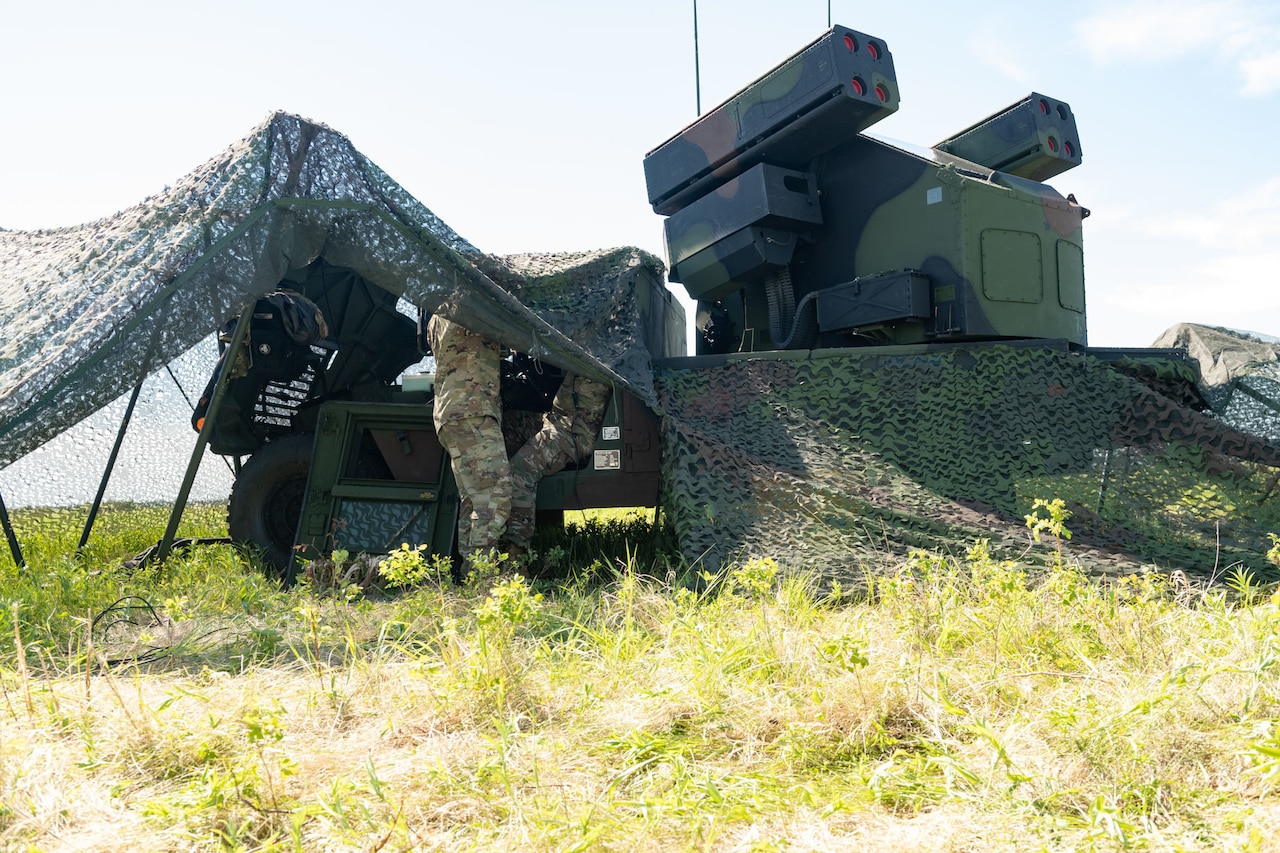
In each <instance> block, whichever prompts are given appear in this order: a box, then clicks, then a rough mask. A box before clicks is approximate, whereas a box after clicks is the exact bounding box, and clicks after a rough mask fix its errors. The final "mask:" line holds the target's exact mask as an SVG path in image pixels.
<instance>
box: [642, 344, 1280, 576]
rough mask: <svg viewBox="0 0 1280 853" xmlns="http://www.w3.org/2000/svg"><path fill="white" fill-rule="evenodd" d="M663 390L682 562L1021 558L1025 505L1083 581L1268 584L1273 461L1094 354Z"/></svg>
mask: <svg viewBox="0 0 1280 853" xmlns="http://www.w3.org/2000/svg"><path fill="white" fill-rule="evenodd" d="M790 355H791V354H787V356H790ZM658 389H659V397H660V400H661V403H662V405H663V407H664V409H665V413H666V422H665V441H666V450H667V453H666V456H665V460H664V465H665V474H666V489H667V493H666V500H667V506H668V511H669V512H670V514H671V516H672V519H673V521H674V524H675V527H676V531H677V534H678V536H679V538H680V542H681V546H682V548H683V550H684V553H685V555H686V556H687V557H688V558H690V559H698V558H705V559H706V560H707V562H709V563H711V564H713V565H714V564H718V563H722V562H724V561H727V560H735V559H741V558H743V557H749V556H767V557H773V558H775V559H777V560H778V561H779V562H781V563H784V564H787V565H789V566H791V567H793V568H803V569H808V570H816V571H818V572H819V573H821V574H822V575H824V576H826V577H828V578H833V579H842V580H847V581H852V582H858V581H859V580H861V579H862V578H863V577H864V576H865V574H866V573H867V572H870V571H875V570H878V569H880V568H882V567H883V566H884V564H885V559H886V558H889V559H894V558H898V557H901V556H903V555H905V554H906V553H907V552H909V551H910V550H912V549H915V548H928V549H930V550H944V551H945V550H951V551H953V552H962V551H963V550H964V549H965V548H967V547H969V546H971V545H972V544H973V543H974V541H976V540H977V539H979V538H987V539H989V540H990V542H991V547H992V549H993V551H995V552H996V553H998V554H999V555H1001V556H1003V557H1018V556H1020V555H1022V554H1024V553H1025V552H1026V551H1027V548H1028V543H1029V536H1028V531H1027V529H1026V527H1025V522H1024V520H1023V516H1025V515H1026V514H1027V513H1029V512H1031V510H1032V506H1033V503H1034V501H1035V499H1036V498H1044V499H1053V498H1062V499H1063V500H1065V501H1066V503H1067V506H1068V507H1069V508H1070V510H1071V511H1072V512H1073V513H1074V515H1073V517H1072V518H1071V519H1070V520H1069V522H1068V524H1067V527H1068V529H1070V530H1071V531H1073V533H1074V538H1073V539H1072V540H1071V541H1070V543H1069V545H1068V548H1069V550H1070V552H1071V553H1073V554H1074V555H1076V556H1078V557H1080V558H1081V560H1082V562H1083V563H1084V564H1085V565H1086V566H1089V567H1091V568H1096V569H1102V570H1108V571H1121V572H1123V571H1133V570H1136V569H1137V568H1139V567H1141V566H1143V565H1150V564H1156V565H1158V566H1161V567H1164V568H1169V569H1173V568H1178V569H1184V570H1187V571H1190V572H1200V573H1204V574H1206V575H1207V574H1210V573H1212V572H1213V571H1214V570H1215V567H1216V569H1217V570H1218V571H1219V572H1221V571H1223V570H1225V569H1226V568H1227V567H1228V566H1230V565H1232V564H1234V563H1237V562H1239V563H1243V564H1244V565H1245V566H1247V567H1249V568H1250V569H1252V570H1254V572H1255V573H1256V574H1259V575H1264V574H1266V573H1268V572H1269V571H1270V569H1271V567H1270V566H1269V564H1268V563H1267V560H1266V559H1265V553H1266V551H1267V549H1268V547H1269V545H1270V540H1269V538H1268V533H1270V532H1273V531H1280V488H1277V479H1278V478H1280V447H1278V446H1277V445H1276V444H1274V443H1271V442H1268V441H1267V440H1265V439H1263V438H1260V437H1258V436H1256V435H1252V434H1249V433H1245V432H1241V431H1238V430H1236V429H1233V428H1232V427H1231V426H1229V425H1228V424H1227V423H1225V422H1224V421H1222V420H1219V419H1217V418H1215V417H1214V416H1213V415H1212V414H1202V413H1200V412H1197V411H1194V410H1193V409H1190V408H1186V407H1184V406H1183V405H1181V404H1179V403H1176V402H1174V401H1172V400H1170V399H1169V398H1168V397H1165V396H1163V395H1161V394H1158V393H1156V392H1154V391H1152V390H1151V389H1150V388H1148V387H1147V386H1146V385H1144V384H1141V383H1140V382H1138V381H1136V380H1135V379H1133V378H1130V376H1128V375H1126V373H1124V372H1122V371H1121V370H1120V369H1118V368H1116V367H1113V366H1111V365H1109V364H1107V363H1104V362H1102V361H1099V360H1097V359H1094V358H1089V357H1085V356H1082V355H1078V354H1070V353H1067V352H1065V351H1055V350H1053V349H1049V348H1044V347H1030V346H1028V347H1011V346H992V347H984V348H973V349H950V350H945V351H935V352H925V353H914V354H911V353H885V352H883V351H882V352H880V353H875V354H869V353H865V352H859V351H857V350H828V351H814V352H812V353H802V354H797V357H795V358H791V357H786V358H778V359H768V358H749V359H748V358H742V359H740V360H736V361H735V360H731V361H729V362H728V363H726V364H724V365H723V366H718V367H714V368H706V369H669V370H663V371H660V372H659V375H658ZM1273 423H1274V421H1273ZM1042 553H1043V549H1042Z"/></svg>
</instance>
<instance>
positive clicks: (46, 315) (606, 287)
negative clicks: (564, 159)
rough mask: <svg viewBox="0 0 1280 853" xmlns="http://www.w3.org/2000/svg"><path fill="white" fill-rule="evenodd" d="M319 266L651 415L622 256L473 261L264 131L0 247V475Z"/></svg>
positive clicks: (331, 150) (314, 145)
mask: <svg viewBox="0 0 1280 853" xmlns="http://www.w3.org/2000/svg"><path fill="white" fill-rule="evenodd" d="M318 257H323V258H324V259H325V260H326V261H327V262H329V263H330V264H332V265H334V266H339V267H345V268H349V269H352V270H354V271H355V272H357V273H358V274H359V275H361V276H362V277H364V278H365V279H366V280H368V281H369V282H371V283H373V284H374V285H377V286H379V287H382V288H384V289H385V290H387V291H390V292H391V293H393V294H395V295H396V296H399V297H402V298H403V299H404V300H405V301H406V302H408V303H411V304H412V305H416V306H420V307H422V308H424V309H426V310H427V311H432V312H437V313H440V314H443V315H445V316H448V317H450V318H452V319H455V320H458V321H459V322H461V323H463V324H464V325H466V326H467V327H469V328H471V329H474V330H476V331H479V332H482V333H484V334H487V335H489V336H490V337H493V338H495V339H498V340H501V341H502V342H503V343H505V344H507V345H509V346H511V347H512V348H514V349H517V350H520V351H521V352H527V353H529V354H531V355H534V356H536V357H539V358H542V359H544V360H546V361H548V362H551V363H553V364H556V365H558V366H561V367H564V368H567V369H572V370H575V371H577V372H579V373H584V374H586V375H589V376H593V377H595V378H597V379H600V380H602V381H606V382H612V383H617V384H622V385H625V386H627V387H630V388H632V389H633V390H634V391H635V392H636V393H637V394H638V395H639V396H640V397H641V398H642V399H644V400H646V401H647V402H650V403H652V402H653V390H652V384H651V383H652V375H651V373H650V370H649V354H648V351H647V348H646V343H645V341H644V340H642V338H641V327H642V323H643V321H642V318H641V316H640V315H641V311H642V310H643V308H642V307H641V306H640V305H638V303H637V300H638V299H640V298H643V297H640V296H638V295H637V293H636V290H637V285H638V282H639V281H640V279H642V278H644V279H647V280H653V281H660V279H661V275H662V265H661V262H659V261H658V260H657V259H655V258H653V257H652V256H649V255H646V254H645V253H643V252H641V251H640V250H638V249H632V248H623V249H617V250H609V251H599V252H584V253H577V254H562V255H540V256H517V257H514V258H501V257H495V256H490V255H486V254H484V253H482V252H480V251H479V250H478V249H476V248H475V247H474V246H472V245H471V244H470V243H469V242H467V241H466V240H465V239H463V238H462V237H461V236H459V235H458V234H457V233H456V232H454V231H453V230H452V229H451V228H449V226H448V225H446V224H445V223H444V222H443V221H442V220H440V218H439V217H437V216H436V215H435V214H433V213H432V212H431V211H430V210H428V209H427V208H426V207H425V206H424V205H423V204H422V203H421V202H419V201H418V200H417V199H415V198H414V197H413V196H411V195H410V194H409V193H408V192H406V191H405V190H404V189H403V188H402V187H400V186H399V185H398V184H397V183H396V182H395V181H393V180H392V179H391V178H390V177H389V176H388V175H387V174H386V173H385V172H383V171H382V170H381V169H379V168H378V167H377V166H376V165H374V164H373V163H372V162H371V161H369V160H368V159H367V158H366V157H364V156H363V155H362V154H360V152H359V151H357V150H356V149H355V148H354V146H352V144H351V142H350V141H349V140H348V139H347V138H346V137H344V136H342V135H341V134H339V133H336V132H335V131H333V130H331V129H329V128H327V127H324V126H323V125H319V124H316V123H314V122H309V121H307V120H305V119H302V118H299V117H297V116H291V115H287V114H284V113H277V114H275V115H273V116H271V117H269V118H268V119H267V121H265V122H264V123H263V124H262V125H261V126H260V127H258V128H256V129H255V130H254V131H253V132H252V133H250V134H249V135H248V136H247V137H245V138H244V139H242V140H241V141H239V142H237V143H236V144H234V145H232V146H231V147H230V148H229V149H228V150H227V151H226V152H224V153H223V154H222V155H220V156H218V157H215V158H214V159H212V160H210V161H209V162H208V163H206V164H205V165H203V166H201V167H200V168H198V169H196V170H195V171H194V172H192V173H191V174H189V175H187V176H186V177H184V178H182V179H181V180H179V181H178V182H177V183H175V184H174V185H173V186H172V187H170V188H166V190H165V191H164V192H162V193H160V194H158V195H156V196H154V197H152V198H149V199H147V200H145V201H143V202H142V203H140V204H138V205H135V206H134V207H131V208H129V209H128V210H125V211H122V212H121V213H118V214H116V215H115V216H111V217H106V218H104V219H101V220H98V221H96V222H91V223H88V224H85V225H80V226H75V227H69V228H59V229H50V230H43V231H6V230H4V229H0V328H3V329H4V331H5V334H4V336H3V339H0V468H2V467H3V466H5V465H7V464H9V463H10V462H13V461H14V460H15V459H17V458H19V457H21V456H23V455H24V454H26V453H28V452H30V451H32V450H34V449H35V448H37V447H39V446H40V445H42V444H44V443H45V442H46V441H48V440H49V439H51V438H52V437H54V436H56V435H58V434H59V433H60V432H62V431H63V430H65V429H66V428H68V427H69V426H71V425H73V424H75V423H77V422H79V421H80V420H81V419H83V418H85V417H86V416H88V415H89V414H91V413H93V412H95V411H97V410H98V409H100V408H102V407H103V406H105V405H106V404H107V403H109V402H110V401H112V400H113V399H115V398H116V397H118V396H120V395H121V394H123V393H124V392H125V391H127V390H128V389H130V388H131V387H133V386H134V385H136V384H137V383H139V382H140V381H141V380H142V379H143V378H144V377H146V376H148V375H150V374H151V373H152V372H153V371H155V370H157V369H160V368H162V367H163V366H164V365H166V364H168V363H169V362H170V361H172V360H173V359H175V358H177V357H178V356H179V355H180V354H182V353H183V352H186V351H187V350H189V349H191V348H192V347H193V346H195V345H196V344H197V342H199V341H200V340H201V339H203V338H205V337H206V336H208V335H209V334H210V333H212V332H213V331H215V330H216V329H217V328H218V327H220V326H221V325H222V324H224V323H226V322H228V321H230V320H234V319H235V318H236V317H237V316H239V314H240V312H241V311H242V310H243V309H244V307H245V306H246V305H249V304H251V303H253V302H254V301H255V300H256V299H257V298H258V297H259V296H262V295H263V294H265V293H267V292H269V291H271V290H274V289H275V288H276V287H277V286H278V284H279V282H280V281H281V280H282V278H283V277H284V276H285V274H286V273H287V272H289V271H290V270H295V269H300V268H302V267H305V266H306V265H307V264H309V263H310V262H311V261H313V260H315V259H316V258H318ZM499 280H501V282H502V283H501V284H500V283H499ZM656 290H657V291H658V292H659V293H662V294H664V295H665V291H663V290H662V288H661V286H660V285H658V286H657V287H656ZM646 292H648V289H646ZM519 293H524V294H525V295H524V297H523V299H522V298H521V297H520V296H518V295H517V294H519ZM568 304H572V305H573V306H575V308H576V313H575V315H574V320H573V323H572V324H571V330H570V331H571V332H572V336H570V335H568V334H566V333H565V332H564V331H562V330H560V329H559V328H557V326H556V323H558V322H563V321H565V319H566V317H567V313H566V311H565V306H566V305H568ZM544 309H545V311H544ZM680 351H681V352H682V351H683V350H680ZM666 354H674V353H666ZM210 366H211V365H210ZM197 390H198V389H197Z"/></svg>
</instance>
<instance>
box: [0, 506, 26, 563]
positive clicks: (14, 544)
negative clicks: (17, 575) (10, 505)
mask: <svg viewBox="0 0 1280 853" xmlns="http://www.w3.org/2000/svg"><path fill="white" fill-rule="evenodd" d="M0 526H3V527H4V537H5V538H6V539H8V540H9V553H10V554H13V564H14V565H15V566H17V567H18V568H20V569H23V568H26V566H27V563H26V561H25V560H23V559H22V548H21V546H19V545H18V535H17V534H16V533H14V532H13V525H12V524H11V523H10V522H9V510H7V509H5V508H4V496H3V495H0Z"/></svg>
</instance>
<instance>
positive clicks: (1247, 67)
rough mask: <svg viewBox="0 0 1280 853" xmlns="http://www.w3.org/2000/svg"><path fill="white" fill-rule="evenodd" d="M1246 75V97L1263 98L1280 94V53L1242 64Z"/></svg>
mask: <svg viewBox="0 0 1280 853" xmlns="http://www.w3.org/2000/svg"><path fill="white" fill-rule="evenodd" d="M1240 71H1241V72H1242V73H1243V74H1244V91H1243V92H1242V93H1241V94H1243V95H1245V96H1246V97H1262V96H1264V95H1270V94H1271V93H1272V92H1280V51H1277V52H1275V53H1267V54H1263V55H1260V56H1255V57H1253V58H1252V59H1245V60H1242V61H1241V62H1240Z"/></svg>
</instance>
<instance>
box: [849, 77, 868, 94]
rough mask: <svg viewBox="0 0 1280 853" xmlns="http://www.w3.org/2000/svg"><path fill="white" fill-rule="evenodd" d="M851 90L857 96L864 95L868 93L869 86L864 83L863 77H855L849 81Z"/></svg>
mask: <svg viewBox="0 0 1280 853" xmlns="http://www.w3.org/2000/svg"><path fill="white" fill-rule="evenodd" d="M849 88H851V89H853V93H854V94H855V95H864V94H866V91H867V85H866V84H865V83H863V82H862V78H861V77H854V78H853V79H852V80H850V81H849Z"/></svg>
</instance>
